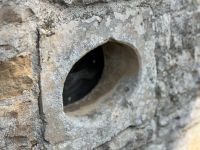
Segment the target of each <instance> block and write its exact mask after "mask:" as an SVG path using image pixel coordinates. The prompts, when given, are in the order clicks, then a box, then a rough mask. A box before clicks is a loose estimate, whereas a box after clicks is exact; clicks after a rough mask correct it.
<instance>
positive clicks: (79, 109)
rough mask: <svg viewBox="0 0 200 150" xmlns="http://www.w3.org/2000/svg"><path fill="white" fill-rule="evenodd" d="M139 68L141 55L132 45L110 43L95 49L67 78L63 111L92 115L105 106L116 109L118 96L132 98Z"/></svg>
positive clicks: (76, 64) (76, 65)
mask: <svg viewBox="0 0 200 150" xmlns="http://www.w3.org/2000/svg"><path fill="white" fill-rule="evenodd" d="M139 68H140V58H139V55H138V53H137V50H136V49H134V48H132V47H131V46H128V45H126V44H123V43H120V42H116V41H108V42H107V43H105V44H103V45H101V46H99V47H97V48H95V49H94V50H92V51H90V52H89V53H87V54H86V55H85V56H84V57H82V58H81V59H80V60H79V61H78V62H77V63H75V65H74V66H73V67H72V69H71V71H70V73H69V74H68V76H67V78H66V81H65V84H64V90H63V104H64V111H65V112H67V113H68V114H73V115H84V114H89V113H90V112H91V113H92V112H97V109H99V110H101V107H102V106H103V105H106V107H107V106H108V107H110V106H112V107H113V106H115V104H116V101H117V98H116V93H117V95H124V96H125V97H126V98H129V97H131V96H130V95H131V94H132V93H133V91H134V87H135V86H137V84H135V83H137V81H138V74H139ZM81 70H85V73H82V72H84V71H81ZM75 74H77V75H75ZM82 75H83V76H84V77H82ZM72 78H76V79H77V82H75V80H72ZM99 114H100V113H99Z"/></svg>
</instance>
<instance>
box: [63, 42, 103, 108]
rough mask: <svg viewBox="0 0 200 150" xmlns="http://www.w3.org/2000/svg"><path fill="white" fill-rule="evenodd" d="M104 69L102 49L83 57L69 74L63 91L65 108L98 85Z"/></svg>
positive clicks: (98, 48) (99, 48)
mask: <svg viewBox="0 0 200 150" xmlns="http://www.w3.org/2000/svg"><path fill="white" fill-rule="evenodd" d="M103 68H104V56H103V50H102V47H101V46H100V47H97V48H95V49H94V50H92V51H90V52H89V53H87V54H86V55H85V56H83V57H82V58H81V59H80V60H79V61H78V62H76V64H75V65H74V66H73V67H72V69H71V71H70V72H69V74H68V76H67V78H66V80H65V84H64V90H63V104H64V106H66V105H69V104H72V103H74V102H76V101H78V100H80V99H82V98H83V97H84V96H86V95H87V94H88V93H89V92H90V91H91V90H92V89H93V88H94V87H95V86H96V85H97V83H98V81H99V79H100V78H101V75H102V72H103Z"/></svg>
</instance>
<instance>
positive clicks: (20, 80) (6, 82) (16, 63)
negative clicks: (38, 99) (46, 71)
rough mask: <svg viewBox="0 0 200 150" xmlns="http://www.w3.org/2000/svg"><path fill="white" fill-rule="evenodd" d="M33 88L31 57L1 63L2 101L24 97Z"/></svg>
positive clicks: (0, 97) (0, 92)
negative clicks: (26, 91) (23, 94)
mask: <svg viewBox="0 0 200 150" xmlns="http://www.w3.org/2000/svg"><path fill="white" fill-rule="evenodd" d="M32 86H33V80H32V69H31V59H30V56H18V57H15V58H12V59H10V60H8V61H0V89H1V91H0V99H5V98H9V97H13V96H18V95H22V92H23V91H24V90H30V89H31V87H32Z"/></svg>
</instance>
